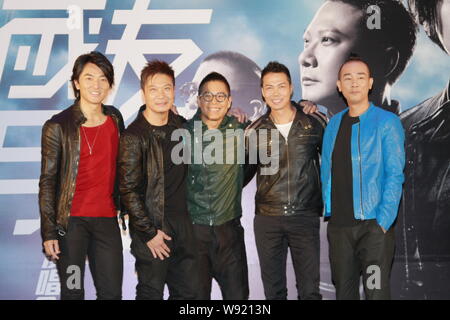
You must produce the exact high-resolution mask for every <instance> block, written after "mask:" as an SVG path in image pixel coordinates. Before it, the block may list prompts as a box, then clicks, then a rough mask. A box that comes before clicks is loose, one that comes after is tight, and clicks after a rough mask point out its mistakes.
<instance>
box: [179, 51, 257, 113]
mask: <svg viewBox="0 0 450 320" xmlns="http://www.w3.org/2000/svg"><path fill="white" fill-rule="evenodd" d="M247 70H249V68H248V67H246V66H241V67H240V66H239V64H231V63H229V62H228V61H227V60H221V59H211V60H208V61H203V62H202V63H201V64H200V66H199V68H198V69H197V72H196V73H195V75H194V78H193V79H192V82H189V83H186V84H184V87H183V88H182V92H183V93H182V94H183V96H184V97H185V106H184V108H179V112H180V114H182V115H183V116H185V117H186V118H191V117H192V116H193V115H194V114H195V112H197V108H198V105H197V93H198V86H199V84H200V82H201V80H202V79H203V78H204V77H206V76H207V75H208V74H209V73H211V72H218V73H220V74H222V75H223V76H224V77H225V78H226V79H227V80H228V82H229V83H230V86H231V87H232V88H233V89H232V96H233V98H234V101H233V106H236V107H239V108H240V109H242V110H243V111H244V112H245V113H246V114H247V116H249V117H250V118H252V117H256V116H258V115H260V114H261V111H260V109H262V108H263V107H264V104H263V102H262V101H261V91H260V87H259V79H260V78H259V75H257V74H256V73H255V72H250V71H248V72H247Z"/></svg>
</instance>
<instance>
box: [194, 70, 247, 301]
mask: <svg viewBox="0 0 450 320" xmlns="http://www.w3.org/2000/svg"><path fill="white" fill-rule="evenodd" d="M230 92H231V91H230V85H229V83H228V81H227V80H226V78H225V77H224V76H222V75H221V74H219V73H217V72H212V73H210V74H208V75H207V76H206V77H205V78H204V79H203V80H202V81H201V83H200V86H199V90H198V105H199V107H200V108H199V110H198V112H197V113H196V114H195V116H194V117H193V118H192V119H191V120H190V121H188V122H187V124H186V128H187V130H188V132H189V134H190V137H192V138H191V139H190V140H191V141H190V146H191V156H190V160H191V161H190V164H189V166H188V177H187V194H188V210H189V213H190V215H191V218H192V222H193V224H194V234H195V236H196V239H197V246H198V263H199V265H198V266H199V267H198V274H199V277H200V283H199V294H198V298H199V299H202V300H208V299H210V297H211V283H212V279H213V278H214V279H216V281H217V282H218V284H219V286H220V289H221V292H222V297H223V299H225V300H229V299H232V300H241V299H248V295H249V287H248V270H247V257H246V253H245V243H244V229H243V228H242V226H241V223H240V218H241V215H242V208H241V195H242V188H243V187H244V185H245V184H244V180H245V177H244V162H245V160H244V159H243V158H242V156H243V155H245V149H244V139H243V129H244V128H245V126H246V124H245V123H240V122H239V121H238V120H237V119H236V118H235V117H232V116H227V115H226V114H227V111H228V110H229V109H230V107H231V100H232V99H231V96H230ZM245 182H247V181H245Z"/></svg>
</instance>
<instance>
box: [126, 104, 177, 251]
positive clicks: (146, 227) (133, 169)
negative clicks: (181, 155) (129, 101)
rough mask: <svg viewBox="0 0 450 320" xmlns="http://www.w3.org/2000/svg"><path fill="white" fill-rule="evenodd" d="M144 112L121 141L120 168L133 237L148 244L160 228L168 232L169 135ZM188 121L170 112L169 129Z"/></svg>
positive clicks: (140, 113)
mask: <svg viewBox="0 0 450 320" xmlns="http://www.w3.org/2000/svg"><path fill="white" fill-rule="evenodd" d="M144 110H145V105H143V106H142V107H141V108H140V110H139V113H138V115H137V117H136V119H135V120H134V121H133V122H132V123H131V124H130V125H129V126H128V127H127V129H126V130H125V132H124V133H123V135H122V137H121V139H120V147H119V163H118V167H119V180H120V184H119V189H120V195H121V202H122V205H123V206H124V208H125V210H126V212H127V213H128V216H129V219H130V220H129V226H130V232H131V236H132V237H134V236H135V235H138V236H139V237H140V239H141V240H142V241H144V242H148V241H149V240H151V239H152V238H153V237H154V236H156V233H157V230H158V229H164V226H163V223H164V168H163V148H162V142H163V138H164V136H163V135H165V132H164V131H162V130H158V129H157V127H152V126H151V125H150V124H149V123H148V121H147V120H146V119H145V117H144V115H143V113H142V112H143V111H144ZM184 122H186V120H185V119H184V118H183V117H181V116H178V115H175V114H174V113H173V112H172V111H170V112H169V120H168V125H169V126H173V127H174V128H182V126H183V124H184Z"/></svg>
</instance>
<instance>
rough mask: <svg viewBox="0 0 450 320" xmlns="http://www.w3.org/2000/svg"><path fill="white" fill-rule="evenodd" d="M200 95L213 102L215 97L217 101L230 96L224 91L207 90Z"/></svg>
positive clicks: (222, 100)
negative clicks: (213, 92) (213, 91)
mask: <svg viewBox="0 0 450 320" xmlns="http://www.w3.org/2000/svg"><path fill="white" fill-rule="evenodd" d="M200 97H201V98H202V99H203V100H204V101H206V102H211V101H213V99H214V98H216V101H217V102H224V101H225V100H226V99H227V98H228V97H229V95H228V94H226V93H223V92H219V93H216V94H212V93H211V92H208V91H207V92H204V93H203V94H202V95H201V96H200Z"/></svg>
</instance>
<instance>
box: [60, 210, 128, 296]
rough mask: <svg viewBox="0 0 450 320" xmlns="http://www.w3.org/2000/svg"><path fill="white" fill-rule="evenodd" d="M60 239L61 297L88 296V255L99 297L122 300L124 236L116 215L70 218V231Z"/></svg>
mask: <svg viewBox="0 0 450 320" xmlns="http://www.w3.org/2000/svg"><path fill="white" fill-rule="evenodd" d="M58 242H59V247H60V250H61V253H60V255H59V260H57V263H56V266H57V269H58V274H59V279H60V284H61V300H82V299H84V272H85V265H86V256H87V257H88V259H89V269H90V271H91V274H92V278H93V279H94V285H95V289H96V291H97V299H99V300H120V299H122V278H123V255H122V239H121V236H120V229H119V224H118V221H117V218H116V217H113V218H101V217H100V218H94V217H69V224H68V228H67V232H66V234H65V235H64V236H58Z"/></svg>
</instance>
